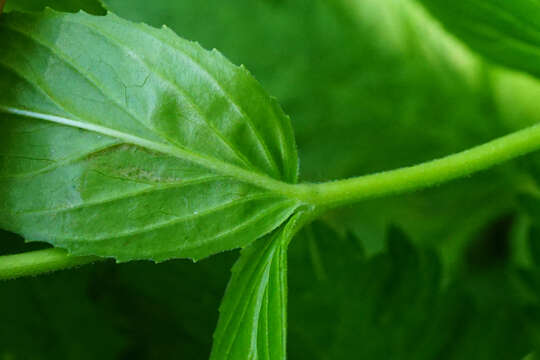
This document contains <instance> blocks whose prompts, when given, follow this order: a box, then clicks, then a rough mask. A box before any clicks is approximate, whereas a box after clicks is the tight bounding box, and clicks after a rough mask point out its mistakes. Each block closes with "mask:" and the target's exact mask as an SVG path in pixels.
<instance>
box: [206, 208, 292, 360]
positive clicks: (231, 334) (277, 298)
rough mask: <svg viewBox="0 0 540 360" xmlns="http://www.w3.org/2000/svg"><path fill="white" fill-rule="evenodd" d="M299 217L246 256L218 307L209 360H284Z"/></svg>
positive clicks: (236, 265) (264, 240) (246, 253)
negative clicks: (290, 257)
mask: <svg viewBox="0 0 540 360" xmlns="http://www.w3.org/2000/svg"><path fill="white" fill-rule="evenodd" d="M300 216H301V214H298V215H296V216H295V217H293V218H291V220H290V221H289V222H288V223H287V224H285V225H282V227H281V228H280V229H278V230H276V231H275V232H274V233H272V234H270V235H268V236H267V237H266V238H265V239H261V240H259V241H257V242H255V243H253V244H251V245H250V246H249V247H247V248H245V249H243V250H242V253H241V255H240V258H239V259H238V261H237V262H236V263H235V265H234V267H233V269H232V277H231V280H230V281H229V285H228V286H227V290H226V291H225V296H224V298H223V300H222V303H221V306H220V310H219V311H220V316H219V321H218V325H217V329H216V332H215V333H214V345H213V347H212V354H211V356H210V359H211V360H226V359H227V360H229V359H238V360H240V359H246V360H248V359H272V360H274V359H275V360H278V359H285V358H286V353H287V350H286V336H287V246H288V243H289V242H290V240H291V238H292V236H293V235H294V232H295V230H294V229H295V226H296V221H297V219H298V218H299V217H300Z"/></svg>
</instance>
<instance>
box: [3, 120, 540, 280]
mask: <svg viewBox="0 0 540 360" xmlns="http://www.w3.org/2000/svg"><path fill="white" fill-rule="evenodd" d="M539 149H540V124H537V125H533V126H531V127H528V128H526V129H523V130H520V131H516V132H514V133H512V134H509V135H506V136H503V137H500V138H498V139H495V140H492V141H490V142H487V143H485V144H482V145H479V146H476V147H473V148H471V149H469V150H465V151H462V152H459V153H456V154H453V155H450V156H446V157H443V158H440V159H436V160H432V161H429V162H425V163H422V164H419V165H415V166H410V167H404V168H400V169H396V170H390V171H385V172H381V173H376V174H371V175H365V176H360V177H356V178H351V179H345V180H338V181H333V182H328V183H322V184H298V185H290V184H283V185H287V186H289V187H290V189H288V191H289V192H291V191H292V192H293V193H294V195H295V196H296V197H297V198H299V199H301V200H304V201H306V202H307V203H311V204H312V205H316V208H315V209H314V210H312V211H310V216H306V217H305V219H303V221H302V222H301V223H302V224H299V227H301V226H302V225H303V224H304V222H309V221H311V220H312V219H313V218H314V217H315V216H316V215H318V214H320V213H321V212H322V211H323V210H324V209H328V208H330V207H336V206H339V205H344V204H351V203H355V202H358V201H360V200H364V199H368V198H374V197H380V196H384V195H390V194H399V193H404V192H407V191H414V190H418V189H422V188H426V187H430V186H433V185H436V184H440V183H443V182H446V181H450V180H453V179H456V178H460V177H464V176H467V175H470V174H473V173H475V172H478V171H481V170H485V169H487V168H489V167H491V166H494V165H497V164H499V163H502V162H505V161H508V160H510V159H513V158H516V157H518V156H521V155H524V154H527V153H530V152H533V151H535V150H539ZM99 260H103V259H101V258H99V257H94V256H70V255H68V254H67V252H66V251H64V250H62V249H47V250H40V251H33V252H28V253H23V254H17V255H6V256H0V280H2V279H13V278H17V277H21V276H27V275H37V274H41V273H44V272H51V271H55V270H61V269H66V268H70V267H74V266H79V265H84V264H88V263H92V262H95V261H99Z"/></svg>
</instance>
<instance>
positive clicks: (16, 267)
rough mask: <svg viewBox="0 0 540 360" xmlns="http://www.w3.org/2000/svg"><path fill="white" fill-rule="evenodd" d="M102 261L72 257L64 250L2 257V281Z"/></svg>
mask: <svg viewBox="0 0 540 360" xmlns="http://www.w3.org/2000/svg"><path fill="white" fill-rule="evenodd" d="M99 260H102V259H101V258H99V257H95V256H71V255H68V254H67V252H66V251H65V250H63V249H46V250H38V251H30V252H26V253H22V254H15V255H4V256H0V280H7V279H15V278H18V277H21V276H29V275H38V274H42V273H46V272H51V271H56V270H62V269H68V268H72V267H75V266H80V265H85V264H89V263H92V262H96V261H99Z"/></svg>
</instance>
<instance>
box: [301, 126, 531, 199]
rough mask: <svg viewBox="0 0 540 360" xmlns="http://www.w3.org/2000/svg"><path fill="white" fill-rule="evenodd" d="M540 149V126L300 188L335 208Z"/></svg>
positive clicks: (423, 185)
mask: <svg viewBox="0 0 540 360" xmlns="http://www.w3.org/2000/svg"><path fill="white" fill-rule="evenodd" d="M539 149H540V124H536V125H533V126H531V127H528V128H525V129H523V130H520V131H516V132H514V133H511V134H509V135H506V136H503V137H500V138H498V139H495V140H492V141H490V142H487V143H485V144H482V145H479V146H476V147H473V148H471V149H469V150H465V151H462V152H459V153H456V154H453V155H450V156H446V157H443V158H440V159H436V160H432V161H429V162H425V163H422V164H419V165H415V166H410V167H404V168H400V169H396V170H390V171H385V172H380V173H376V174H371V175H365V176H360V177H355V178H351V179H345V180H338V181H333V182H328V183H321V184H300V185H297V186H299V187H303V188H302V189H301V192H304V197H307V198H309V199H310V200H311V201H310V202H311V203H312V204H315V205H319V206H322V207H335V206H339V205H344V204H350V203H354V202H358V201H360V200H364V199H368V198H374V197H381V196H384V195H390V194H399V193H404V192H408V191H414V190H418V189H422V188H426V187H430V186H433V185H436V184H440V183H443V182H446V181H450V180H453V179H457V178H460V177H464V176H467V175H470V174H473V173H475V172H478V171H481V170H485V169H487V168H489V167H491V166H494V165H497V164H499V163H502V162H505V161H507V160H510V159H513V158H516V157H518V156H521V155H524V154H527V153H530V152H533V151H535V150H539Z"/></svg>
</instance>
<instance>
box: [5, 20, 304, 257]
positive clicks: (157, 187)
mask: <svg viewBox="0 0 540 360" xmlns="http://www.w3.org/2000/svg"><path fill="white" fill-rule="evenodd" d="M0 38H2V39H3V41H2V47H3V49H2V52H1V53H0V91H1V93H2V97H1V98H0V111H1V112H2V114H1V115H0V127H1V128H2V133H1V135H0V138H1V141H0V187H1V188H2V189H3V190H2V192H1V193H0V227H2V228H5V229H7V230H10V231H13V232H16V233H20V234H22V235H23V236H24V237H25V238H26V239H28V240H31V241H47V242H49V243H51V244H53V245H55V246H60V247H65V248H67V249H68V250H69V251H70V252H72V253H74V254H80V255H86V254H94V255H101V256H110V257H114V258H116V259H117V260H120V261H127V260H132V259H152V260H156V261H161V260H166V259H169V258H174V257H189V258H194V259H199V258H202V257H205V256H209V255H211V254H213V253H216V252H220V251H224V250H228V249H232V248H237V247H242V246H244V245H246V244H248V243H249V242H251V241H253V240H255V239H256V238H258V237H260V236H262V235H264V234H266V233H268V232H270V231H271V230H273V229H274V228H276V227H277V226H279V224H281V223H282V222H283V221H284V220H285V219H287V218H288V217H289V216H290V215H291V214H292V213H293V211H294V209H295V208H296V207H297V206H298V205H299V204H298V201H296V200H293V199H289V198H286V197H284V196H283V195H281V194H279V193H277V192H276V191H275V190H272V191H271V190H268V189H267V188H265V187H264V183H266V182H274V183H277V184H279V182H278V181H282V182H289V183H295V182H296V181H297V168H298V164H297V155H296V148H295V143H294V137H293V133H292V129H291V126H290V123H289V119H288V117H286V116H285V115H284V113H283V112H282V110H281V109H280V107H279V106H278V105H277V103H276V102H275V100H273V99H272V98H270V97H269V96H267V95H266V94H265V93H264V91H263V90H262V89H261V87H260V85H259V84H258V83H257V82H256V81H255V80H254V79H253V78H252V77H251V75H250V74H249V73H248V72H247V71H246V70H245V69H244V68H242V67H236V66H234V65H232V64H231V63H230V62H229V61H228V60H226V59H225V58H224V57H223V56H222V55H221V54H220V53H218V52H217V51H206V50H204V49H202V48H201V47H200V46H199V45H198V44H196V43H192V42H189V41H186V40H183V39H181V38H179V37H178V36H176V35H175V34H174V33H173V32H172V31H170V30H168V29H166V28H164V29H160V30H158V29H154V28H151V27H149V26H147V25H144V24H133V23H130V22H128V21H124V20H122V19H120V18H118V17H117V16H115V15H113V14H108V15H107V16H100V17H98V16H90V15H88V14H85V13H77V14H60V13H56V12H54V11H52V10H45V11H44V12H43V13H41V14H32V15H30V14H18V13H10V14H6V15H4V16H2V18H1V19H0ZM261 183H262V184H263V185H261ZM278 186H279V185H278Z"/></svg>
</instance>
